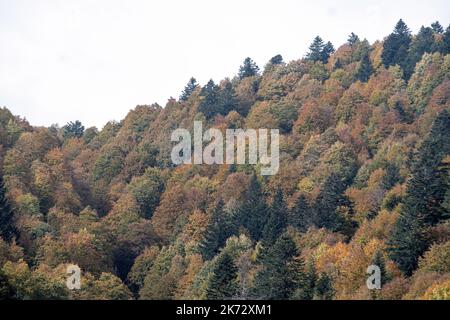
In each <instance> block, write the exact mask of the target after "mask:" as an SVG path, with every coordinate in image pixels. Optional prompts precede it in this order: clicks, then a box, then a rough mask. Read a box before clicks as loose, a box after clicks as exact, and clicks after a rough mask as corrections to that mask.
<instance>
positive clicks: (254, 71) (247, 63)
mask: <svg viewBox="0 0 450 320" xmlns="http://www.w3.org/2000/svg"><path fill="white" fill-rule="evenodd" d="M258 72H259V67H258V66H257V65H256V63H255V62H254V61H253V60H252V59H251V58H250V57H247V58H245V60H244V63H243V65H242V66H240V67H239V74H238V76H239V79H244V78H247V77H253V76H256V75H258Z"/></svg>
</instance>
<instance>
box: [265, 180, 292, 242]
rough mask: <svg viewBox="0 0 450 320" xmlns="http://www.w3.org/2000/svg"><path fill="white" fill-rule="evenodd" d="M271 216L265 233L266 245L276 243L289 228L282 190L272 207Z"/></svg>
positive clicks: (276, 194) (276, 196)
mask: <svg viewBox="0 0 450 320" xmlns="http://www.w3.org/2000/svg"><path fill="white" fill-rule="evenodd" d="M269 212H270V215H269V219H268V220H267V223H266V225H265V227H264V231H263V241H264V243H265V244H266V245H271V244H273V243H275V241H276V240H277V239H278V237H279V236H280V235H281V234H282V233H283V232H284V231H285V229H286V227H287V207H286V203H285V201H284V199H283V193H282V192H281V190H280V189H278V190H277V192H276V193H275V198H274V200H273V202H272V205H271V206H270V210H269Z"/></svg>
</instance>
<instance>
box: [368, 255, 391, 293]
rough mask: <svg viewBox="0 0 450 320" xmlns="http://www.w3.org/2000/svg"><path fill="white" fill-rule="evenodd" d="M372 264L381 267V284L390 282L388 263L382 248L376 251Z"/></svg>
mask: <svg viewBox="0 0 450 320" xmlns="http://www.w3.org/2000/svg"><path fill="white" fill-rule="evenodd" d="M372 264H373V265H375V266H378V267H379V268H380V277H381V278H380V280H381V286H383V285H384V284H385V283H386V282H388V280H389V279H388V274H387V272H386V263H385V261H384V257H383V252H382V251H381V250H377V251H375V254H374V256H373V259H372Z"/></svg>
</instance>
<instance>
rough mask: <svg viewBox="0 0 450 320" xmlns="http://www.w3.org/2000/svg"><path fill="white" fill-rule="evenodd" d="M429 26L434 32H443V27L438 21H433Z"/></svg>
mask: <svg viewBox="0 0 450 320" xmlns="http://www.w3.org/2000/svg"><path fill="white" fill-rule="evenodd" d="M431 28H432V29H433V31H434V32H435V33H439V34H441V33H444V28H443V27H442V25H441V24H440V23H439V21H436V22H433V23H432V24H431Z"/></svg>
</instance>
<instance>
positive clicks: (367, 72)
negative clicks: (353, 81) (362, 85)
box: [356, 54, 373, 82]
mask: <svg viewBox="0 0 450 320" xmlns="http://www.w3.org/2000/svg"><path fill="white" fill-rule="evenodd" d="M372 72H373V69H372V63H371V62H370V59H369V55H368V54H365V55H364V56H363V57H362V60H361V62H360V63H359V67H358V71H357V73H356V78H357V79H358V80H359V81H361V82H367V80H369V78H370V76H371V74H372Z"/></svg>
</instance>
